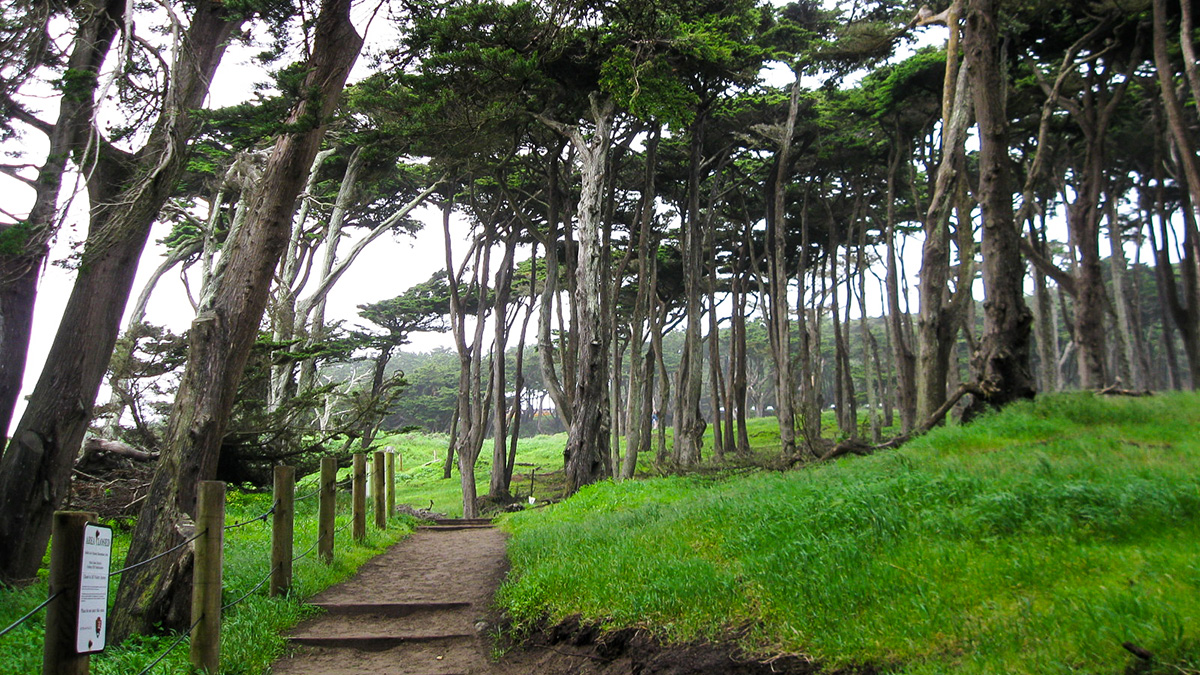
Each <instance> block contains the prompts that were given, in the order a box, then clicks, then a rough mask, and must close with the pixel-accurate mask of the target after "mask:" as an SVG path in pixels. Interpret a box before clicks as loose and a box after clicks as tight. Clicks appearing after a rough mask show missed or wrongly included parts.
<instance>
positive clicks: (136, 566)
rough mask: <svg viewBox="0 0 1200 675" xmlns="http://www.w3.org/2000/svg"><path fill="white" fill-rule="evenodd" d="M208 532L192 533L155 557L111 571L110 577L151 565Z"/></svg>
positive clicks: (206, 530) (204, 530) (205, 530)
mask: <svg viewBox="0 0 1200 675" xmlns="http://www.w3.org/2000/svg"><path fill="white" fill-rule="evenodd" d="M206 532H208V529H207V528H206V529H203V530H201V531H200V532H198V533H196V534H194V535H192V537H191V538H189V539H186V540H184V541H183V542H181V543H179V544H178V545H176V546H172V547H171V548H169V549H167V550H165V551H163V552H162V553H159V554H158V555H156V556H154V557H153V558H146V559H145V560H143V561H141V562H139V563H134V564H132V565H126V566H125V567H122V568H121V569H119V570H117V571H116V572H109V573H108V577H109V578H110V579H111V578H112V577H115V576H117V575H118V574H122V573H124V572H128V571H129V570H132V569H137V568H139V567H141V566H142V565H149V564H150V563H152V562H154V561H155V560H158V559H159V558H161V557H163V556H165V555H168V554H171V553H174V552H175V551H178V550H179V549H181V548H183V547H184V546H187V545H188V544H190V543H192V542H193V541H196V540H197V539H199V538H200V537H203V536H204V534H205V533H206Z"/></svg>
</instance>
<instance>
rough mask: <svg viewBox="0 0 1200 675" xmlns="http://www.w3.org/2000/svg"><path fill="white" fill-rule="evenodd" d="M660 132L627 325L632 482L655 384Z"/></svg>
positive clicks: (652, 145) (650, 152) (651, 160)
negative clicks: (651, 342)
mask: <svg viewBox="0 0 1200 675" xmlns="http://www.w3.org/2000/svg"><path fill="white" fill-rule="evenodd" d="M661 133H662V130H661V128H659V127H655V128H653V129H651V130H650V136H649V138H647V140H646V173H645V177H644V179H643V184H642V202H641V204H640V206H639V208H640V212H639V214H640V216H641V217H640V218H639V219H638V234H637V237H638V243H637V247H638V248H637V251H638V252H637V265H638V279H639V280H640V283H638V285H637V295H636V297H635V300H634V305H633V318H632V319H631V320H630V322H629V347H630V356H629V401H628V410H627V413H626V419H627V422H626V439H625V459H624V461H623V462H622V465H621V473H620V478H621V479H622V480H624V479H628V478H633V474H634V471H635V470H636V469H637V458H638V455H639V454H640V453H642V452H644V451H646V450H649V448H650V435H651V433H652V431H653V430H652V425H651V423H650V422H651V415H652V414H653V413H652V412H651V407H652V406H651V397H652V396H653V391H654V388H653V382H654V357H653V353H654V350H653V348H651V349H650V350H649V351H646V350H645V341H646V323H647V322H648V321H649V322H650V324H651V328H652V329H653V323H654V320H653V318H652V317H651V314H652V313H653V311H654V308H653V301H654V291H655V289H654V284H653V279H654V278H655V277H654V267H655V264H656V261H655V258H654V257H653V253H654V250H655V249H656V248H657V247H655V246H652V243H651V240H652V238H653V235H654V231H653V228H654V201H655V199H656V198H657V196H658V191H657V186H656V184H655V180H654V179H655V175H656V173H657V170H658V144H659V140H660V138H661Z"/></svg>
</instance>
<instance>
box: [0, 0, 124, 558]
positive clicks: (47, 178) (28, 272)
mask: <svg viewBox="0 0 1200 675" xmlns="http://www.w3.org/2000/svg"><path fill="white" fill-rule="evenodd" d="M79 10H80V16H83V17H84V20H83V22H81V23H80V24H79V26H78V28H77V29H76V36H75V40H74V42H73V44H72V48H71V55H70V57H69V58H68V60H67V64H66V65H67V71H68V72H73V73H78V74H79V76H77V77H75V78H74V79H72V80H71V81H69V82H64V83H63V86H64V90H63V99H62V104H61V105H60V106H59V112H58V119H57V121H56V122H55V123H54V125H53V126H52V127H49V128H48V129H44V130H43V131H45V132H46V134H47V136H48V139H47V140H48V141H49V148H48V150H47V153H46V161H45V162H44V163H43V164H42V166H41V168H40V169H39V170H38V175H37V178H36V179H35V180H34V183H33V187H34V202H33V205H32V206H31V208H30V210H29V215H28V217H27V218H25V220H24V221H19V222H17V223H15V224H11V225H6V226H3V227H0V242H3V243H4V246H3V247H0V248H3V250H4V252H2V253H0V433H2V434H3V435H4V436H5V437H6V438H7V436H8V431H9V427H10V426H11V425H12V418H13V414H14V413H15V408H16V405H17V401H18V399H19V396H20V392H21V384H22V380H23V379H24V376H25V359H26V356H27V353H28V351H29V338H30V332H31V330H32V327H33V307H34V302H35V300H36V298H37V284H38V277H39V275H40V274H41V269H42V265H43V264H44V263H45V260H46V256H47V254H48V252H49V244H48V242H49V241H50V238H51V237H52V236H53V235H54V232H55V230H56V222H55V221H56V218H57V217H58V215H57V200H58V193H59V189H60V187H61V186H62V177H63V173H64V172H65V171H66V168H67V161H68V160H69V159H70V158H71V156H72V155H75V156H76V161H77V162H79V163H81V164H82V163H85V162H87V161H89V159H88V158H87V157H83V156H82V153H83V151H84V149H85V146H86V144H87V140H88V132H89V130H90V128H91V127H90V123H91V121H92V114H93V112H94V108H95V102H94V98H95V90H96V85H97V81H98V78H97V77H96V74H97V73H98V72H99V70H100V67H101V65H102V64H103V63H104V59H105V55H106V54H107V53H108V50H109V47H110V46H111V45H112V41H113V39H114V37H115V36H116V33H117V30H118V28H119V27H120V25H121V19H122V15H123V13H124V10H125V3H124V2H121V1H120V0H107V1H106V2H102V3H95V4H94V5H93V3H83V5H81V7H80V8H79ZM85 74H86V75H88V76H87V77H84V76H83V75H85ZM2 569H3V566H2V564H0V580H3V578H4V576H3V571H2Z"/></svg>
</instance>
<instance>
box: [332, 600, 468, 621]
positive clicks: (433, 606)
mask: <svg viewBox="0 0 1200 675" xmlns="http://www.w3.org/2000/svg"><path fill="white" fill-rule="evenodd" d="M312 605H313V606H314V607H320V608H321V609H323V610H325V611H326V613H327V614H328V615H329V616H360V615H363V614H374V615H377V616H386V617H392V618H398V617H403V616H410V615H412V614H417V613H420V612H437V611H453V610H457V609H467V608H469V607H470V606H471V603H469V602H389V603H374V604H361V603H353V604H346V603H322V602H314V603H312Z"/></svg>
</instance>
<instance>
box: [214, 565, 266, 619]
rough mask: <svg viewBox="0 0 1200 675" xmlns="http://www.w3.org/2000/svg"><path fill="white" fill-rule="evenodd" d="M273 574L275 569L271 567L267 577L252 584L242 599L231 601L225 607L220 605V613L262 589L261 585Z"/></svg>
mask: <svg viewBox="0 0 1200 675" xmlns="http://www.w3.org/2000/svg"><path fill="white" fill-rule="evenodd" d="M274 573H275V568H274V567H272V568H271V570H270V571H269V572H267V576H265V577H263V578H262V581H260V582H258V583H257V584H254V588H251V589H250V590H248V591H246V592H245V593H244V594H243V595H242V597H240V598H238V599H237V600H234V601H233V602H231V603H228V604H225V605H221V611H222V612H224V611H225V610H227V609H229V608H230V607H233V606H234V605H236V604H238V603H239V602H241V601H243V600H245V599H246V598H248V597H250V594H251V593H253V592H254V591H257V590H258V589H260V588H262V587H263V584H265V583H267V580H268V579H270V578H271V575H272V574H274Z"/></svg>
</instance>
